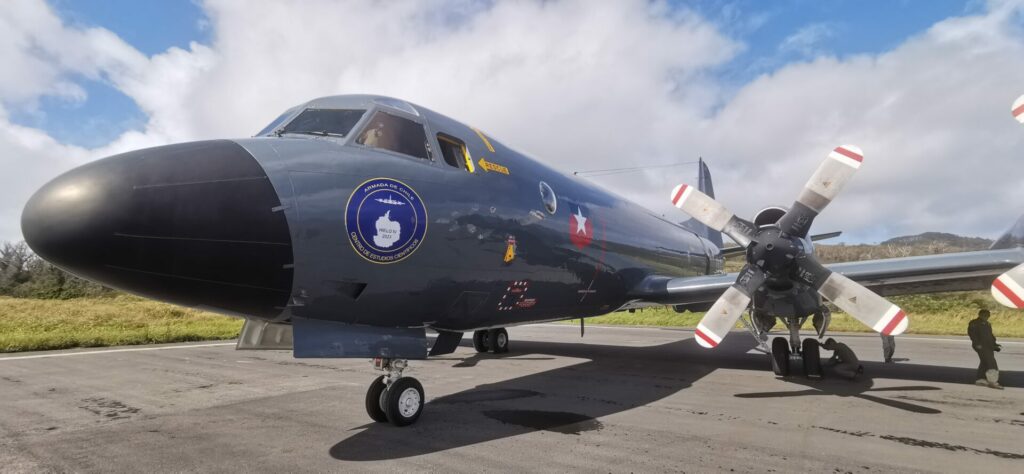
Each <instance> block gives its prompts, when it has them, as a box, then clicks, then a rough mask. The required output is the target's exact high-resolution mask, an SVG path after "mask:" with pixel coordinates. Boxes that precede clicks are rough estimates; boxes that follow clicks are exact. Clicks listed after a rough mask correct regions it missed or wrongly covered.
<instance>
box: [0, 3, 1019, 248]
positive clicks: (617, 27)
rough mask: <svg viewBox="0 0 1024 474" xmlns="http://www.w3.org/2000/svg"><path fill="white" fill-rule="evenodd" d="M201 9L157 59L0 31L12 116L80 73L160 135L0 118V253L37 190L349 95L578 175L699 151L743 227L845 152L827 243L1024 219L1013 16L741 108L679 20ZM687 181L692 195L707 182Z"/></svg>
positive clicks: (645, 6)
mask: <svg viewBox="0 0 1024 474" xmlns="http://www.w3.org/2000/svg"><path fill="white" fill-rule="evenodd" d="M204 8H205V10H206V11H207V14H208V17H209V24H208V27H209V29H210V31H211V32H212V38H213V41H212V43H211V44H210V45H209V46H204V45H199V44H192V45H191V46H190V47H189V49H188V50H183V49H178V48H172V49H169V50H168V51H166V52H164V53H162V54H159V55H155V56H153V57H146V56H145V55H143V54H141V53H139V52H138V51H137V50H135V49H134V48H132V47H131V46H130V45H128V44H126V43H124V42H123V41H121V40H120V39H119V38H117V37H116V36H115V35H113V34H112V33H110V32H109V31H107V30H103V29H99V28H91V29H78V28H74V27H71V26H68V25H65V24H61V22H60V20H59V19H58V18H57V16H56V15H54V14H53V12H52V11H51V10H50V9H49V8H47V7H46V6H45V5H42V4H40V3H39V2H31V1H28V0H26V1H19V2H15V3H13V4H12V6H11V7H10V8H5V9H4V11H2V12H0V61H3V63H4V64H16V65H19V68H17V71H16V72H10V73H8V72H5V73H3V74H0V104H3V105H2V106H0V107H7V108H13V107H27V106H31V104H32V103H33V102H34V101H35V100H37V99H38V98H39V97H42V96H59V97H64V98H66V99H67V100H82V99H83V94H84V92H83V91H82V89H81V88H80V87H77V86H76V85H75V84H74V82H73V77H74V75H76V74H78V75H84V76H86V77H102V78H104V79H105V80H107V81H109V82H110V83H112V84H114V86H115V87H117V88H118V89H120V90H121V91H122V92H124V93H125V94H126V95H128V96H129V97H131V98H132V99H133V100H135V101H136V103H137V104H138V105H139V107H140V109H141V110H142V111H143V112H144V113H145V114H146V115H147V117H148V121H147V123H146V126H145V128H144V129H143V130H139V131H132V132H128V133H126V134H124V135H123V136H121V137H119V138H118V139H117V140H115V141H114V142H112V143H110V144H108V145H106V146H104V147H101V148H99V149H95V150H83V149H79V148H75V147H68V146H65V145H62V144H59V143H57V142H55V141H53V140H52V139H49V137H46V136H45V134H43V133H42V132H39V131H37V130H31V129H26V128H24V127H17V126H14V125H12V124H11V123H10V122H9V121H8V120H7V119H6V118H5V115H4V114H3V113H2V109H0V156H2V158H0V160H2V161H0V165H2V167H3V170H4V172H3V176H4V177H2V178H0V180H2V181H0V184H2V185H3V186H4V189H5V192H4V196H5V199H4V200H3V204H0V219H3V220H2V221H0V238H2V239H12V238H17V237H18V230H17V229H18V227H17V220H18V219H17V215H18V214H19V213H20V209H21V206H22V205H23V203H24V201H25V200H26V199H27V198H28V196H29V194H30V192H31V190H32V189H34V188H36V187H38V186H39V185H41V184H42V183H43V182H44V181H45V180H46V179H47V178H48V177H51V176H53V175H55V174H56V173H57V172H59V171H61V170H63V169H66V168H67V167H69V166H72V165H74V164H77V163H80V162H82V161H84V160H88V159H92V158H95V157H99V156H104V155H107V154H112V153H114V152H117V151H123V150H127V149H133V148H138V147H144V146H152V145H157V144H162V143H168V142H177V141H185V140H193V139H202V138H211V137H224V136H228V137H230V136H248V135H251V134H252V133H253V132H254V131H256V130H258V129H259V128H261V127H262V126H263V125H265V123H266V122H268V121H270V120H271V119H272V118H273V117H274V116H276V115H277V114H278V113H279V112H280V111H282V110H284V109H285V108H287V107H289V106H292V105H294V104H297V103H299V102H302V101H305V100H307V99H309V98H312V97H317V96H322V95H329V94H340V93H380V94H386V95H393V96H397V97H401V98H404V99H407V100H409V101H411V102H414V103H419V104H421V105H424V106H427V107H430V108H432V109H434V110H437V111H439V112H442V113H447V114H449V115H451V116H453V117H455V118H458V119H460V120H464V121H466V122H468V123H471V124H473V125H475V126H477V127H479V128H482V129H484V130H486V131H488V132H489V133H490V134H492V135H494V136H496V137H499V138H500V139H502V140H503V141H505V142H507V143H508V144H510V145H511V146H513V147H516V148H519V149H524V150H528V151H530V152H532V153H533V154H535V156H537V157H539V158H541V159H542V160H544V161H546V162H548V163H549V164H551V165H553V166H555V167H556V168H559V169H562V170H565V171H572V170H575V169H594V168H614V167H619V166H624V165H633V164H637V163H650V164H659V163H670V162H675V161H689V160H693V159H695V158H696V157H697V156H698V155H699V154H703V155H704V156H705V157H707V158H709V160H710V163H711V166H712V172H713V173H714V174H715V177H716V188H717V190H718V191H719V195H720V197H721V198H722V200H723V201H724V202H726V203H727V204H728V205H729V206H731V207H732V208H734V210H736V211H737V212H738V213H740V214H743V215H748V216H749V215H750V214H751V213H753V212H754V211H756V210H757V209H759V208H760V207H762V206H764V205H768V204H788V203H789V202H790V201H791V200H792V199H793V197H795V196H796V194H797V191H798V189H799V187H800V186H801V185H802V184H803V182H804V180H805V179H806V177H807V176H809V175H810V173H811V172H812V171H813V169H814V167H815V166H816V165H817V163H818V162H819V161H820V160H821V159H822V158H824V156H825V154H826V153H827V152H828V150H829V149H831V147H833V146H835V145H837V144H840V143H845V142H854V143H857V144H858V145H860V146H861V147H862V148H864V149H865V151H866V153H867V160H866V164H865V166H864V168H863V170H862V172H861V173H860V174H859V176H857V178H856V179H855V180H854V182H853V183H852V184H851V185H850V186H849V188H848V189H847V191H846V192H845V193H844V194H843V195H842V196H841V197H840V198H839V199H838V200H837V201H836V202H835V203H834V204H833V207H831V208H830V209H828V210H827V211H826V214H825V215H823V216H822V218H821V222H820V223H819V224H818V225H816V230H819V231H827V230H834V229H843V230H846V231H847V232H848V233H852V234H853V235H854V236H855V237H860V238H874V237H885V236H889V235H893V234H901V233H915V232H921V231H926V230H948V231H955V232H961V233H967V234H981V235H993V234H995V233H998V231H999V230H1001V229H1002V227H1005V226H1008V225H1009V224H1010V223H1011V222H1012V221H1013V220H1014V219H1015V218H1016V216H1017V215H1018V214H1019V213H1020V212H1024V209H1020V208H1019V205H1018V204H1017V203H1021V202H1024V200H1022V198H1024V191H1022V189H1024V186H1022V184H1024V183H1022V182H1021V179H1022V176H1024V174H1022V173H1021V172H1020V171H1021V170H1024V166H1022V165H1021V164H1020V158H1019V156H1016V155H1015V153H1014V151H1015V150H1020V149H1021V148H1022V147H1021V145H1022V144H1024V130H1021V129H1020V127H1019V126H1018V125H1017V124H1016V123H1015V122H1013V120H1012V119H1010V117H1009V113H1008V104H1009V103H1010V102H1011V101H1012V100H1013V98H1014V97H1016V96H1018V95H1019V94H1020V93H1022V92H1024V40H1022V36H1021V32H1020V24H1021V20H1020V19H1021V17H1020V2H994V3H992V4H991V5H990V8H989V9H988V10H987V11H986V12H985V13H983V14H980V15H976V16H970V17H963V18H953V19H949V20H946V21H944V22H941V23H939V24H937V25H935V26H934V27H932V28H931V29H930V30H928V31H927V32H924V33H922V34H921V35H919V36H917V37H915V38H913V39H911V40H909V41H907V42H906V43H904V44H903V45H900V46H899V47H897V48H896V49H895V50H893V51H889V52H886V53H883V54H879V55H864V56H855V57H850V58H831V57H816V58H815V59H813V60H810V61H808V62H801V63H796V64H790V65H786V66H784V67H781V68H778V69H777V70H776V71H775V72H774V73H773V74H771V75H765V76H761V77H758V78H757V79H755V80H753V81H752V82H751V83H749V84H746V85H745V86H743V87H741V88H740V89H739V90H738V91H736V90H730V91H729V92H728V94H729V96H725V94H726V92H724V91H723V90H721V89H719V87H718V85H717V84H716V82H715V80H714V72H715V68H716V67H718V66H720V65H722V64H725V63H726V62H728V61H729V60H730V59H731V58H733V57H734V55H735V54H736V53H737V52H738V51H739V50H740V49H741V48H742V47H743V45H742V44H741V43H739V42H737V41H735V40H733V39H731V38H729V36H728V34H727V33H725V32H723V31H722V30H721V29H720V28H721V27H718V26H716V25H715V24H714V23H712V22H709V21H707V20H705V19H703V18H700V17H699V16H697V15H695V14H693V13H691V12H689V11H687V10H685V9H673V8H670V7H668V6H667V5H666V4H664V3H657V2H655V3H650V2H642V1H639V0H638V1H634V2H587V1H582V0H576V1H565V2H540V1H507V2H495V3H493V4H490V3H482V4H481V3H477V2H472V1H469V0H449V1H441V2H435V3H429V2H377V1H370V0H354V1H350V2H345V3H338V2H328V1H303V2H294V3H292V2H270V3H267V4H263V5H261V7H260V8H256V9H254V8H252V7H251V4H250V3H248V2H242V1H238V0H210V1H208V2H206V3H205V4H204ZM798 33H799V32H798ZM805 39H806V38H805ZM793 44H794V45H796V44H797V41H796V40H794V43H793ZM801 44H804V45H809V46H808V47H810V46H813V44H814V42H813V41H811V42H806V41H805V42H804V43H801ZM26 143H31V146H29V145H26ZM9 170H11V171H13V170H19V171H22V172H21V173H20V174H14V173H11V172H10V171H9ZM677 170H679V171H678V176H680V177H682V178H683V179H684V180H685V179H690V178H691V177H692V176H693V175H694V172H693V171H691V170H690V169H689V168H680V169H677ZM683 170H685V171H683ZM595 181H596V182H598V183H601V184H604V185H606V186H608V187H612V188H614V189H616V190H618V191H619V192H621V193H623V194H626V195H629V196H630V197H631V198H633V199H635V200H637V201H640V202H641V203H643V204H645V205H647V206H649V207H651V208H652V209H655V210H657V211H659V212H665V213H666V214H669V215H670V216H674V217H675V218H677V219H678V220H683V219H684V218H685V216H680V215H678V214H676V212H677V211H675V210H674V209H673V208H671V207H670V206H669V205H668V204H667V198H666V197H665V196H666V195H667V192H668V191H667V190H669V189H671V188H672V186H673V185H674V184H676V182H677V181H678V179H674V178H668V177H666V175H665V173H662V172H660V170H659V172H650V173H636V174H630V175H624V176H619V177H607V178H597V179H595ZM670 213H671V214H670Z"/></svg>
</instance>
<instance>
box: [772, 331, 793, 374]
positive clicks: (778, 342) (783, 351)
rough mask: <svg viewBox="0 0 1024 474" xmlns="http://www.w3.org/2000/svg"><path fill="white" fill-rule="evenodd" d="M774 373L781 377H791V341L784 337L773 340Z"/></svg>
mask: <svg viewBox="0 0 1024 474" xmlns="http://www.w3.org/2000/svg"><path fill="white" fill-rule="evenodd" d="M772 371H774V372H775V375H777V376H779V377H786V376H788V375H789V341H787V340H786V338H784V337H776V338H775V339H773V340H772Z"/></svg>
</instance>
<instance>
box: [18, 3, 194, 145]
mask: <svg viewBox="0 0 1024 474" xmlns="http://www.w3.org/2000/svg"><path fill="white" fill-rule="evenodd" d="M49 3H50V4H51V5H52V6H53V7H54V9H55V10H56V11H57V13H58V14H59V15H60V17H61V19H62V20H64V22H65V23H66V24H68V25H69V26H75V27H82V28H89V27H102V28H106V29H108V30H110V31H112V32H114V33H115V34H117V35H118V36H120V37H121V39H123V40H125V41H126V42H128V43H129V44H131V45H132V46H134V47H135V48H136V49H138V50H139V51H140V52H142V53H143V54H145V55H147V56H152V55H154V54H158V53H162V52H164V51H166V50H167V49H168V48H171V47H178V48H182V49H188V47H189V43H190V42H192V41H195V42H199V43H209V41H210V30H209V28H208V26H207V25H208V24H207V22H206V21H205V15H204V13H203V10H202V8H201V7H200V6H199V5H198V4H197V3H195V2H191V1H189V0H146V1H132V0H50V2H49ZM76 82H77V83H78V84H79V85H80V86H81V87H82V88H83V89H84V90H85V92H86V94H87V99H86V100H85V101H84V102H81V103H77V102H76V103H69V102H68V101H67V100H63V99H55V98H52V97H43V98H42V99H40V102H39V104H38V109H36V110H25V109H20V110H19V109H15V110H13V111H12V117H11V119H12V121H13V122H15V123H19V124H21V125H27V126H30V127H33V128H40V129H42V130H44V131H46V132H47V133H49V134H50V135H51V136H53V137H54V138H56V139H57V140H59V141H61V142H64V143H68V144H72V145H79V146H84V147H88V148H91V147H97V146H101V145H104V144H106V143H109V142H110V141H111V140H113V139H114V138H116V137H117V136H118V135H120V134H121V133H123V132H125V131H127V130H131V129H141V128H142V126H143V125H144V124H145V120H146V117H145V114H143V113H142V111H140V110H139V108H138V107H137V106H136V105H135V103H134V102H132V100H131V99H130V98H128V97H127V96H125V95H124V94H122V93H121V92H120V91H118V90H117V89H116V88H114V87H112V86H111V85H110V84H108V83H106V82H104V81H102V80H91V79H88V78H84V77H78V78H77V80H76Z"/></svg>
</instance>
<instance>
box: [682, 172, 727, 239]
mask: <svg viewBox="0 0 1024 474" xmlns="http://www.w3.org/2000/svg"><path fill="white" fill-rule="evenodd" d="M669 197H670V198H671V199H672V205H673V206H676V207H678V208H679V209H682V210H683V212H685V213H687V214H689V215H690V216H692V217H693V218H694V219H697V220H698V221H700V223H702V224H704V225H706V226H708V227H710V228H712V229H714V230H717V231H719V232H721V231H722V230H724V229H725V225H726V224H728V223H729V219H732V217H733V214H732V212H731V211H729V210H728V209H726V208H725V206H723V205H721V204H720V203H719V202H718V201H715V200H714V199H712V198H711V196H708V195H707V194H704V193H702V192H700V191H699V190H697V189H696V188H694V187H693V186H690V185H688V184H680V185H678V186H676V187H675V188H672V195H671V196H669Z"/></svg>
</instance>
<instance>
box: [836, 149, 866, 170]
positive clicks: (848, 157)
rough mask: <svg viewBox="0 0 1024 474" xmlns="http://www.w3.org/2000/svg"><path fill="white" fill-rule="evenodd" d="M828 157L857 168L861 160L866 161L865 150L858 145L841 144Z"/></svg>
mask: <svg viewBox="0 0 1024 474" xmlns="http://www.w3.org/2000/svg"><path fill="white" fill-rule="evenodd" d="M828 157H829V158H832V159H833V160H836V161H838V162H840V163H842V164H844V165H846V166H849V167H851V168H854V169H857V168H860V164H861V162H862V161H864V152H863V151H861V149H860V148H859V147H857V146H856V145H841V146H838V147H836V148H835V149H834V150H832V151H831V152H830V153H829V154H828Z"/></svg>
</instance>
